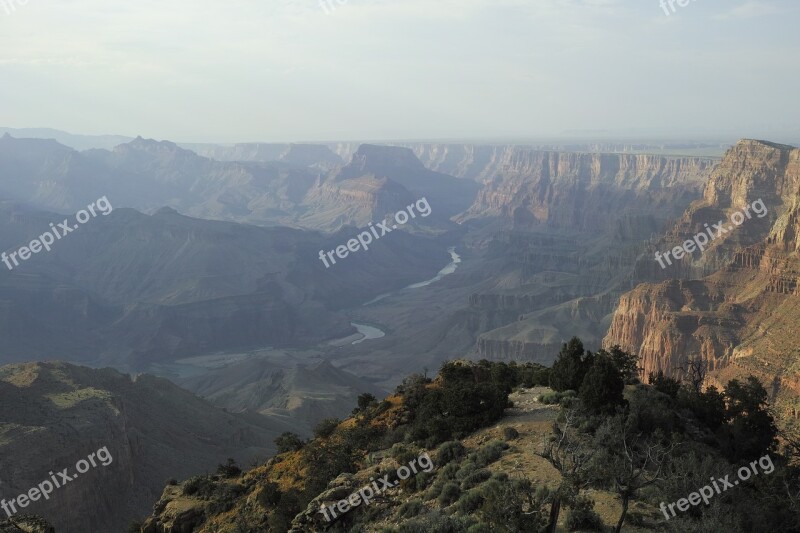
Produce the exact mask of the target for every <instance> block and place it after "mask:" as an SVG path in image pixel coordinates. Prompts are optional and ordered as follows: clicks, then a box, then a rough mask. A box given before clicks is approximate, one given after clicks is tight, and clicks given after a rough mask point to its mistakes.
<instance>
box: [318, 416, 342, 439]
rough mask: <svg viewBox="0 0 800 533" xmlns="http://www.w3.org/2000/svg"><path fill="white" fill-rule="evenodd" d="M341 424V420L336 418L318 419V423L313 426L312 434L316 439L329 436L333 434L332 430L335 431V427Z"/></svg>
mask: <svg viewBox="0 0 800 533" xmlns="http://www.w3.org/2000/svg"><path fill="white" fill-rule="evenodd" d="M339 424H341V420H339V419H338V418H326V419H325V420H320V421H319V423H318V424H317V425H316V426H315V427H314V436H315V437H317V438H318V439H324V438H326V437H330V436H331V435H333V432H334V431H336V428H337V427H338V426H339Z"/></svg>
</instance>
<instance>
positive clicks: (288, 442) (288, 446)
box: [274, 431, 305, 453]
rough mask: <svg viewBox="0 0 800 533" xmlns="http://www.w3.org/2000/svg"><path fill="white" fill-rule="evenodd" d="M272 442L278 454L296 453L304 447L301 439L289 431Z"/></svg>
mask: <svg viewBox="0 0 800 533" xmlns="http://www.w3.org/2000/svg"><path fill="white" fill-rule="evenodd" d="M274 442H275V446H277V447H278V453H287V452H296V451H297V450H299V449H301V448H302V447H303V446H304V445H305V442H303V439H301V438H300V437H299V436H298V435H297V434H296V433H292V432H291V431H284V432H283V433H281V434H280V436H279V437H276V438H275V441H274Z"/></svg>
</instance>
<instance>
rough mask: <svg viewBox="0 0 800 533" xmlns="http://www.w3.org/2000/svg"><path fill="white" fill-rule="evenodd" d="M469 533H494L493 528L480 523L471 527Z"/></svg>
mask: <svg viewBox="0 0 800 533" xmlns="http://www.w3.org/2000/svg"><path fill="white" fill-rule="evenodd" d="M467 533H492V528H490V527H489V526H487V525H486V524H482V523H478V524H475V525H472V526H470V527H469V529H468V530H467Z"/></svg>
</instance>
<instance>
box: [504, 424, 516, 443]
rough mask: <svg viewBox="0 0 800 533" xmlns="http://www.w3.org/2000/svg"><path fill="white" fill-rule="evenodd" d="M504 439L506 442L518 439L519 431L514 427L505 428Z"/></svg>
mask: <svg viewBox="0 0 800 533" xmlns="http://www.w3.org/2000/svg"><path fill="white" fill-rule="evenodd" d="M503 438H504V439H506V440H514V439H518V438H519V431H517V430H516V429H514V428H512V427H507V428H503Z"/></svg>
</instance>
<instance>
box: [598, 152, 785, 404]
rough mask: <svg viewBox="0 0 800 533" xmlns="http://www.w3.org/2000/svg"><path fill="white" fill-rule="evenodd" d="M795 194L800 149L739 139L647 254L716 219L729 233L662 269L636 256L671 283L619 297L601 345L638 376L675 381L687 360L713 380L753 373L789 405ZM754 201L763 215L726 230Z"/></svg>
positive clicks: (644, 272)
mask: <svg viewBox="0 0 800 533" xmlns="http://www.w3.org/2000/svg"><path fill="white" fill-rule="evenodd" d="M798 192H800V149H796V148H793V147H790V146H784V145H778V144H774V143H768V142H764V141H753V140H744V141H741V142H739V143H738V144H737V145H736V146H735V147H733V148H732V149H731V150H730V151H729V152H728V153H727V154H726V156H725V158H724V159H723V161H722V162H721V163H720V165H719V166H718V167H717V168H716V169H715V171H714V172H713V174H712V176H711V179H710V180H709V183H708V186H707V187H706V188H705V191H704V194H703V198H702V199H700V200H698V201H696V202H694V203H693V204H692V205H691V206H690V207H689V209H687V211H686V212H685V213H684V215H683V216H682V217H680V219H679V220H678V221H677V222H676V223H675V224H674V226H673V227H671V228H670V229H669V230H668V231H667V232H666V234H665V235H664V237H662V238H660V239H657V240H656V241H655V242H654V243H653V246H652V249H651V250H649V251H648V253H649V252H652V250H653V249H655V250H669V249H670V248H671V247H673V246H675V245H678V244H679V243H681V242H683V241H685V240H687V239H689V238H691V237H692V236H694V235H695V234H697V233H699V232H701V231H703V228H704V227H705V224H709V225H711V224H715V223H717V221H718V220H724V221H726V222H725V224H726V226H728V228H729V230H730V231H728V232H727V233H725V234H722V235H719V236H717V237H716V238H715V239H714V240H713V241H712V242H711V243H710V246H709V247H708V248H707V249H706V250H705V251H704V252H702V253H701V252H700V251H699V250H696V251H695V252H694V253H693V254H687V255H686V256H684V257H683V259H681V260H680V261H678V262H676V263H675V264H673V265H672V266H670V267H668V268H666V269H664V271H663V272H661V269H660V268H657V269H653V268H652V267H651V268H645V267H643V266H642V265H643V263H644V262H645V261H647V262H651V261H653V255H652V254H651V255H649V257H648V256H644V257H642V258H641V259H640V263H639V264H638V265H637V268H636V275H637V276H638V277H639V278H640V279H646V278H647V277H648V276H651V277H656V278H667V277H672V278H675V279H667V280H664V281H659V280H658V279H657V280H656V281H654V282H651V283H643V284H641V285H639V286H637V287H636V288H635V289H633V290H632V291H631V292H629V293H627V294H625V295H624V296H623V297H622V298H621V299H620V304H619V307H618V309H617V311H616V313H615V314H614V317H613V320H612V323H611V327H610V328H609V331H608V334H607V336H606V337H605V339H604V344H605V345H607V346H608V345H613V344H619V345H620V346H622V347H623V348H624V349H627V350H631V351H634V352H637V353H639V354H640V355H641V356H642V361H643V369H644V374H645V375H646V374H647V373H649V372H655V371H658V370H663V371H665V372H667V373H669V374H673V375H678V376H680V375H682V369H681V367H683V366H684V363H685V361H686V359H687V358H700V359H703V360H705V361H707V363H708V366H709V368H710V369H711V370H712V371H714V375H713V376H712V380H713V379H716V380H719V381H721V382H724V381H725V380H727V379H730V378H732V377H737V376H742V375H746V374H755V375H759V376H761V377H762V379H764V380H765V381H766V382H768V383H769V384H771V385H772V392H773V394H774V395H775V396H777V397H778V399H779V402H782V406H783V407H787V408H789V407H791V406H790V404H792V403H793V400H791V399H787V398H786V397H785V395H782V393H794V394H797V393H800V388H799V387H798V386H797V384H798V371H800V368H798V361H799V360H800V359H799V358H798V349H797V344H798V340H800V339H798V334H797V332H798V331H800V329H799V327H800V312H798V311H800V298H798V294H797V283H798V276H800V260H798V256H797V251H798V246H800V243H799V242H798V234H799V232H800V224H799V223H798V220H800V219H799V218H798V217H799V215H800V197H799V196H798ZM758 200H762V201H763V203H764V206H765V207H766V209H767V212H766V213H764V214H763V216H761V217H759V216H757V215H755V214H753V216H751V217H750V218H745V219H744V221H743V222H742V223H741V225H739V226H733V225H731V224H730V222H729V221H730V220H731V219H730V218H729V217H730V215H731V214H732V213H734V212H737V211H738V212H744V206H746V205H752V204H753V202H756V201H758ZM751 212H752V209H751ZM762 213H763V211H762ZM791 408H792V409H794V407H791Z"/></svg>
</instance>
